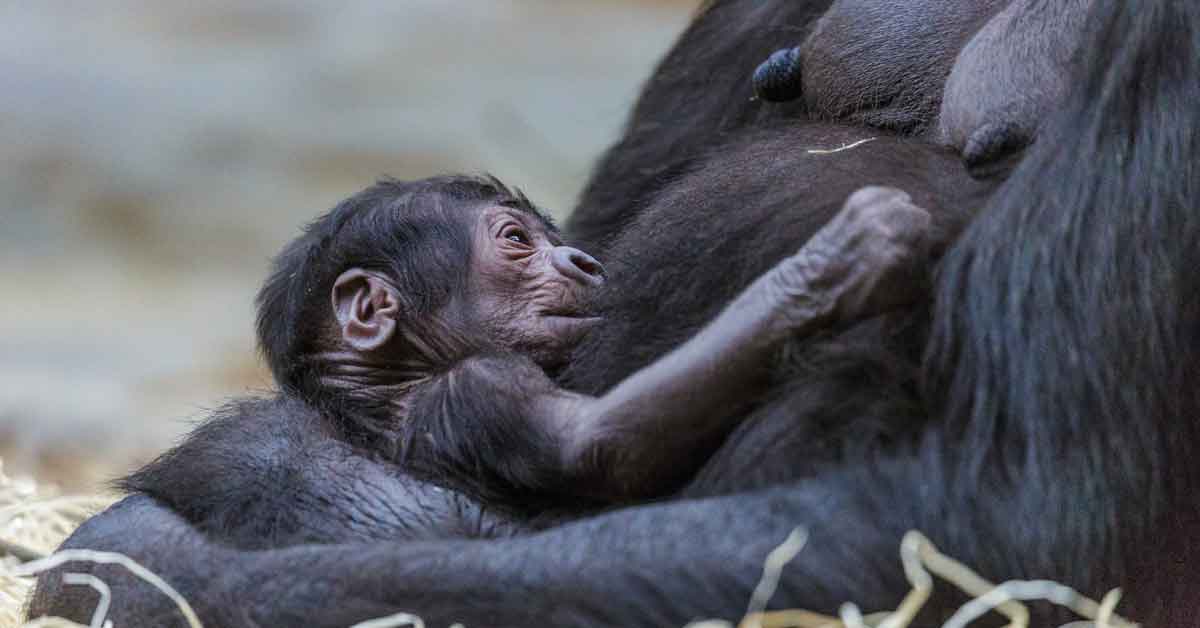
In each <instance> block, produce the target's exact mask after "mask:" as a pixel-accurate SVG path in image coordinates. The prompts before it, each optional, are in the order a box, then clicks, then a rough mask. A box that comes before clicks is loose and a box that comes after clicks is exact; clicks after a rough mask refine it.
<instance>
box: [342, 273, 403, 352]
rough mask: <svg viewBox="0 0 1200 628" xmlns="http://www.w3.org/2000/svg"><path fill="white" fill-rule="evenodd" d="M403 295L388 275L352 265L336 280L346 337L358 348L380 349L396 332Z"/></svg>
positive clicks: (350, 343) (365, 349)
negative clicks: (387, 277) (352, 266)
mask: <svg viewBox="0 0 1200 628" xmlns="http://www.w3.org/2000/svg"><path fill="white" fill-rule="evenodd" d="M399 297H400V295H399V292H398V291H397V290H396V288H395V286H393V285H392V284H391V282H390V281H388V280H387V279H385V278H384V277H382V276H380V275H378V274H375V273H369V272H367V271H365V270H363V269H361V268H352V269H350V270H348V271H346V272H344V273H342V274H341V275H338V278H337V280H335V281H334V282H333V295H332V299H333V312H334V316H335V317H336V318H337V323H338V329H340V330H341V333H342V340H343V341H344V342H345V343H346V344H348V345H350V347H352V348H353V349H355V350H357V351H362V352H367V351H376V350H378V349H380V348H382V347H383V346H385V345H386V344H387V343H388V341H389V340H391V339H392V336H393V335H394V334H395V333H396V317H397V316H398V315H399V313H400V298H399Z"/></svg>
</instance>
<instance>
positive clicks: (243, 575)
mask: <svg viewBox="0 0 1200 628" xmlns="http://www.w3.org/2000/svg"><path fill="white" fill-rule="evenodd" d="M843 495H844V494H843ZM863 509H864V504H863V503H861V502H859V503H850V502H848V501H846V500H844V499H842V498H839V497H838V496H837V495H835V494H834V493H833V492H831V491H830V490H829V489H828V488H821V487H816V486H803V487H794V488H787V489H775V490H770V491H765V492H761V493H756V494H753V495H740V496H736V497H726V498H715V499H708V500H700V501H684V502H676V503H671V504H664V505H657V506H649V507H642V508H636V509H629V510H623V511H618V512H614V513H610V514H608V515H604V516H600V517H597V518H594V519H590V520H585V521H581V522H577V523H574V524H569V525H566V526H562V527H560V528H555V529H552V530H549V531H546V532H543V533H540V534H536V535H530V536H526V537H519V538H514V539H508V540H503V541H455V542H447V543H410V544H397V543H383V542H381V543H362V544H343V545H308V546H298V547H293V548H288V549H279V550H265V551H252V552H247V551H241V550H233V549H229V548H225V547H221V546H218V545H215V544H213V543H211V542H210V541H209V540H208V539H207V538H206V537H205V536H204V535H202V534H201V533H200V532H199V531H197V530H195V529H194V528H192V527H191V526H190V525H189V524H187V523H186V522H185V521H184V520H182V519H181V518H179V517H178V516H177V515H175V514H174V513H172V512H171V511H170V510H169V509H167V508H165V507H162V506H160V505H158V504H157V503H155V502H154V501H153V500H151V499H149V498H145V497H140V496H134V497H130V498H127V499H125V500H124V501H122V502H121V503H119V504H117V505H116V506H114V507H113V508H112V509H110V510H109V511H108V512H106V513H104V514H102V515H100V516H97V517H95V518H93V519H92V520H90V521H89V522H87V523H86V524H85V525H84V526H83V527H82V528H80V530H79V531H77V532H76V534H75V535H74V536H72V538H71V540H70V541H68V543H67V544H66V545H65V546H64V547H66V548H72V547H74V548H83V547H86V548H90V549H101V550H108V551H118V552H123V553H126V554H128V555H130V556H131V557H132V558H134V559H135V560H138V561H139V562H141V563H142V564H144V565H145V566H146V567H148V568H150V569H151V570H153V571H155V572H157V573H159V574H160V575H162V576H163V577H164V578H165V579H166V580H167V581H168V582H170V583H171V584H172V585H173V586H175V587H176V588H178V589H179V590H180V592H181V593H182V594H183V595H184V597H185V598H187V599H188V600H189V601H190V602H191V603H192V604H193V605H194V606H195V608H196V610H197V612H198V613H199V615H200V617H201V619H202V621H204V623H205V625H206V626H242V625H253V624H262V625H310V626H346V625H349V624H352V623H354V622H356V621H362V620H365V619H369V618H373V617H379V616H385V615H389V614H393V613H397V612H412V613H415V614H418V615H420V616H422V617H423V618H425V619H426V621H427V622H431V625H434V626H439V625H446V624H449V623H451V622H463V623H465V624H466V625H468V626H528V625H533V624H535V623H539V624H545V625H554V626H578V625H588V626H596V625H614V626H615V625H622V626H631V625H666V624H676V625H682V623H684V622H686V621H687V620H689V619H693V618H697V617H737V616H740V614H741V613H742V612H743V611H744V610H745V606H746V603H747V601H748V600H749V598H750V595H751V591H752V590H753V587H754V585H755V584H756V582H757V580H758V577H759V574H760V572H761V568H762V563H763V560H764V558H765V557H766V555H767V553H768V552H769V551H770V550H771V549H772V548H773V547H775V546H776V545H778V544H779V543H780V542H782V541H783V540H784V538H785V537H786V536H787V535H788V533H789V532H790V531H791V529H792V528H793V527H794V526H796V525H806V526H811V527H812V529H813V531H814V535H815V536H814V540H813V543H811V544H810V546H809V547H807V548H805V549H804V551H803V553H802V554H801V556H800V558H799V559H798V560H797V562H796V564H795V565H793V566H790V567H789V568H788V570H787V574H786V578H785V580H786V581H787V583H790V584H789V585H785V588H790V589H791V590H792V593H793V595H792V596H787V597H793V599H794V597H795V595H796V594H800V595H801V596H802V597H803V599H805V600H806V602H809V603H814V604H818V605H821V604H820V603H821V602H822V601H827V604H824V606H835V605H836V604H837V603H839V602H840V601H843V600H845V599H848V597H849V596H850V595H851V591H850V590H848V589H847V585H848V584H849V581H848V580H849V579H848V578H844V577H837V575H836V574H837V572H838V571H839V570H840V569H845V568H847V567H849V568H851V569H852V571H853V573H854V574H855V579H856V580H857V582H855V591H854V592H853V594H854V595H855V596H856V599H858V600H861V601H863V602H864V603H867V604H868V606H869V607H874V606H871V604H872V603H876V601H874V600H870V599H865V598H864V597H863V596H864V593H866V594H869V593H870V591H871V590H876V591H879V590H882V589H885V588H886V587H880V586H878V585H881V584H883V583H876V586H870V587H863V584H864V582H863V580H862V579H863V578H864V577H865V578H867V579H869V580H874V579H876V578H878V576H875V575H871V574H876V573H893V574H894V573H895V570H886V569H877V568H876V567H877V566H878V565H877V564H876V563H884V564H887V563H894V562H895V558H894V556H895V548H896V543H897V541H898V539H899V534H900V533H901V532H902V530H882V529H875V528H874V527H873V526H862V529H856V530H854V531H853V532H854V533H853V534H848V533H845V527H846V526H847V525H851V526H855V527H859V526H861V524H858V523H853V522H861V521H875V520H878V519H877V518H876V517H870V516H866V513H865V512H861V511H863ZM852 511H860V512H852ZM826 521H836V522H837V524H836V525H837V526H838V527H839V529H840V530H842V533H841V534H838V535H836V536H835V535H824V534H821V533H820V529H821V527H822V525H823V522H826ZM132 530H136V531H137V532H136V533H131V531H132ZM846 539H854V544H853V545H854V546H853V547H851V546H850V544H849V543H848V542H846ZM548 548H555V551H553V552H549V551H547V549H548ZM70 569H71V570H75V571H88V570H89V567H88V566H81V565H75V564H73V565H71V566H70ZM90 570H91V571H93V572H94V573H96V574H98V575H100V576H101V577H103V578H104V579H105V580H106V581H107V582H108V583H109V584H110V585H111V586H112V588H113V592H114V595H113V600H114V603H113V608H112V610H111V612H110V615H111V617H112V618H113V620H114V621H115V622H117V623H118V625H127V626H128V625H134V626H136V625H151V624H153V625H164V624H167V623H169V622H171V621H172V620H171V619H170V618H172V617H174V618H176V619H175V620H174V621H175V622H176V623H177V625H183V623H182V622H183V620H182V616H181V615H179V613H178V612H177V611H176V610H175V609H174V606H173V604H172V603H171V601H170V600H169V599H167V598H166V597H165V596H163V595H162V594H161V593H159V592H157V591H155V590H153V589H151V588H150V587H149V586H147V585H145V584H143V583H141V582H140V581H137V580H134V579H133V578H132V577H131V576H129V575H128V574H127V573H125V572H124V571H123V570H122V569H121V568H118V567H95V568H91V569H90ZM889 584H891V586H892V588H893V590H894V587H895V586H896V583H889ZM59 587H60V584H59V582H58V579H57V577H48V578H44V579H43V581H42V588H41V589H40V590H39V592H38V596H37V598H36V600H35V601H34V603H33V605H32V608H31V611H32V615H33V616H37V615H41V614H44V613H50V614H55V615H63V616H67V617H70V618H74V619H77V620H86V618H87V617H90V614H91V611H92V608H93V607H94V604H95V595H94V593H92V592H91V591H90V589H87V588H84V587H67V588H63V589H60V588H59ZM889 602H890V603H894V602H895V600H887V601H884V600H880V601H878V602H877V605H883V604H885V603H889Z"/></svg>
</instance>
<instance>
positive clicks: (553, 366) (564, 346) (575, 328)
mask: <svg viewBox="0 0 1200 628" xmlns="http://www.w3.org/2000/svg"><path fill="white" fill-rule="evenodd" d="M602 321H603V319H602V318H600V317H598V316H583V315H573V314H572V315H566V314H544V315H542V316H539V317H538V318H537V319H536V323H535V324H534V327H535V329H533V330H529V332H528V333H526V334H522V336H521V337H520V338H519V339H517V340H516V341H515V342H512V343H510V344H509V345H508V346H509V347H510V348H511V349H512V350H513V351H516V352H517V353H520V354H522V355H526V356H528V357H529V359H531V360H533V361H534V362H535V363H536V364H537V365H538V366H540V367H542V368H543V369H545V370H546V371H547V372H548V373H550V372H556V371H557V370H559V369H561V368H562V367H564V366H566V364H567V361H568V360H570V358H571V351H572V350H573V349H574V348H575V346H576V345H578V344H579V343H580V342H581V341H582V340H583V339H584V338H585V337H586V336H587V334H588V333H589V332H590V331H591V330H592V329H594V328H595V327H596V326H597V325H598V324H600V323H601V322H602Z"/></svg>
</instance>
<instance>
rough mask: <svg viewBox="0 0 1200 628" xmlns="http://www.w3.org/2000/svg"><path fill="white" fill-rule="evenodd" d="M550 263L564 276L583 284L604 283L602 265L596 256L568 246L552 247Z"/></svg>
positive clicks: (595, 284)
mask: <svg viewBox="0 0 1200 628" xmlns="http://www.w3.org/2000/svg"><path fill="white" fill-rule="evenodd" d="M550 263H552V264H554V268H555V270H557V271H558V272H560V273H562V274H563V275H564V276H566V277H570V278H571V279H574V280H575V281H578V282H580V283H583V284H587V285H591V286H598V285H600V284H601V283H604V267H603V266H601V265H600V262H597V261H596V258H594V257H592V256H591V255H588V254H587V253H584V252H583V251H580V250H579V249H576V248H571V247H569V246H558V247H554V252H553V253H552V254H551V255H550Z"/></svg>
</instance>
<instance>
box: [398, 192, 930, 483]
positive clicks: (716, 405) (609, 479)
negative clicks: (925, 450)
mask: <svg viewBox="0 0 1200 628" xmlns="http://www.w3.org/2000/svg"><path fill="white" fill-rule="evenodd" d="M929 225H930V217H929V214H928V213H926V212H925V211H924V210H922V209H920V208H918V207H916V206H914V205H912V203H911V202H910V199H909V197H908V195H907V194H905V193H904V192H901V191H899V190H896V189H891V188H864V189H862V190H860V191H858V192H856V193H855V194H853V195H851V197H850V198H849V199H848V200H847V201H846V204H845V206H844V207H843V209H842V211H841V212H840V213H839V214H838V215H837V216H836V217H835V218H834V219H833V220H832V221H830V223H829V224H827V225H826V226H825V227H824V228H822V229H821V231H819V232H818V233H817V234H816V235H815V236H813V238H812V239H811V240H809V241H808V243H806V244H805V245H804V247H803V248H801V249H800V251H799V252H798V253H797V254H796V255H794V256H792V257H789V258H787V259H785V260H783V261H782V262H780V263H779V264H777V265H776V266H775V267H774V268H773V269H771V270H770V271H768V272H767V273H766V274H764V275H763V276H762V277H760V278H759V279H758V280H757V281H755V282H754V283H753V284H751V285H750V287H749V288H747V289H746V290H745V291H744V292H743V293H742V294H741V296H739V297H738V298H737V299H735V300H734V301H733V302H732V303H731V304H730V305H729V306H728V307H727V308H726V309H725V310H724V311H723V312H722V313H721V314H720V315H719V316H718V317H717V318H716V319H715V320H714V321H713V322H712V323H710V324H709V325H708V326H707V327H705V328H704V329H703V330H701V331H700V333H699V334H697V335H696V336H695V337H693V338H692V339H691V340H689V341H688V342H686V343H684V344H683V345H682V346H680V347H679V348H677V349H676V350H674V351H672V352H671V353H669V354H667V355H666V356H664V357H663V358H662V359H660V360H658V361H656V362H655V363H653V364H651V365H649V366H648V367H646V368H644V369H642V370H641V371H639V372H637V373H635V374H634V375H633V376H631V377H629V378H628V379H626V380H625V381H624V382H622V383H621V384H619V385H617V387H616V388H614V389H613V390H612V391H610V392H609V393H607V394H605V395H603V396H601V397H588V396H584V395H578V394H571V393H567V392H565V391H562V390H560V389H557V388H554V387H552V386H550V385H549V383H548V381H532V382H531V381H529V379H528V378H527V377H525V376H521V377H517V376H514V375H513V374H507V375H506V374H504V373H502V372H500V369H496V368H491V369H487V368H484V369H483V370H482V371H481V372H477V375H480V374H481V375H483V376H484V377H495V378H497V379H498V380H499V381H502V382H504V383H505V384H508V385H511V386H514V387H515V390H516V392H513V393H509V395H510V396H511V395H514V394H515V395H516V396H517V397H518V398H519V399H521V400H523V401H519V402H509V403H507V404H506V405H508V406H512V405H514V404H515V403H524V406H525V407H524V408H523V410H524V412H525V413H526V414H527V415H529V416H530V417H531V418H530V420H529V424H527V427H528V428H529V429H530V430H535V431H536V432H535V433H533V434H528V435H527V436H528V440H527V441H526V442H528V443H532V444H534V445H535V447H531V448H529V449H527V450H526V451H527V453H529V454H530V455H532V456H533V457H534V458H540V460H530V461H525V463H526V464H517V465H515V470H514V471H512V472H507V473H506V472H502V474H503V475H506V476H508V477H509V478H510V479H512V480H515V483H516V484H525V486H527V487H529V488H536V484H537V483H538V480H536V479H534V480H533V482H532V483H527V482H528V480H526V479H524V478H520V477H514V476H520V474H521V473H522V472H524V471H525V470H527V469H530V468H543V469H545V468H548V469H554V470H556V471H557V472H558V473H560V474H561V476H562V477H560V479H559V482H558V485H560V486H570V487H571V488H572V490H574V491H579V492H584V493H590V494H594V495H597V496H600V497H604V498H609V499H611V498H617V499H621V498H638V497H649V496H654V495H661V494H663V493H665V492H667V491H669V490H671V489H672V488H675V487H676V486H677V485H678V483H679V482H681V481H683V480H684V479H686V478H687V477H688V475H689V474H690V472H691V471H692V470H693V469H694V465H695V464H698V463H699V462H702V461H703V459H704V457H705V456H704V454H705V452H707V451H709V450H710V449H711V448H712V447H713V446H715V445H716V444H717V443H718V442H719V439H720V438H721V437H722V436H724V434H725V433H726V432H727V431H728V429H730V428H731V427H733V425H732V424H731V421H732V417H734V416H736V413H735V412H733V410H735V409H736V407H737V404H739V403H740V402H741V401H742V400H744V399H745V398H746V391H747V390H748V389H749V388H752V387H753V386H755V385H756V384H757V383H759V382H760V381H761V379H762V377H763V375H764V371H765V369H764V368H763V366H764V364H766V363H767V362H768V361H769V360H770V356H771V353H772V351H773V349H774V348H775V347H776V346H777V344H778V343H779V341H781V340H783V339H785V338H787V337H789V336H792V335H796V334H799V335H805V334H810V333H812V332H814V331H817V330H819V329H822V328H825V327H828V326H829V325H830V324H831V323H833V322H834V321H846V320H852V319H856V318H861V317H866V316H871V315H874V314H877V313H881V312H883V311H886V310H888V309H890V308H892V307H895V306H898V305H902V304H905V303H907V302H908V301H910V300H911V299H912V298H914V296H915V294H916V293H917V291H916V290H915V289H914V281H913V280H912V279H911V277H910V276H908V275H909V274H910V273H912V272H913V271H914V270H915V267H916V266H917V262H918V261H919V260H920V259H921V258H922V257H923V255H922V252H923V246H922V245H923V243H924V236H925V235H926V233H927V231H928V229H929ZM543 379H544V378H543ZM468 388H472V387H468ZM501 396H502V394H501V393H499V392H497V393H496V395H495V396H494V397H493V398H494V399H495V398H498V397H501ZM416 414H422V413H419V412H418V413H416ZM483 423H484V422H482V421H481V422H478V424H479V425H481V426H482V425H483ZM488 425H490V426H492V427H491V428H487V429H483V430H482V431H483V432H486V433H488V434H495V438H500V439H503V438H508V439H509V440H512V437H511V436H506V433H505V431H504V430H502V429H501V428H500V427H499V426H502V425H504V423H503V422H497V421H494V420H493V421H490V422H488ZM509 425H511V424H509ZM486 439H487V440H491V437H490V436H489V437H487V438H486ZM472 440H474V439H472ZM475 444H476V446H483V447H485V448H486V449H487V451H488V456H499V457H500V460H501V462H500V463H499V464H502V465H503V464H509V465H510V466H512V465H511V462H512V461H511V460H507V459H508V458H511V457H512V455H513V454H512V452H513V451H514V450H512V449H511V448H506V447H504V446H503V445H496V444H481V443H480V442H479V441H475ZM535 448H540V449H541V451H540V452H537V453H535V452H533V451H532V450H533V449H535ZM506 449H507V451H508V452H509V454H508V455H505V451H506ZM555 456H557V458H556V459H554V457H555ZM481 462H482V463H483V464H487V463H486V462H483V461H482V460H481ZM547 462H548V463H549V464H545V463H547ZM489 466H490V465H489ZM493 468H494V467H493ZM542 483H543V484H550V485H553V484H554V483H553V482H542Z"/></svg>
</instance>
